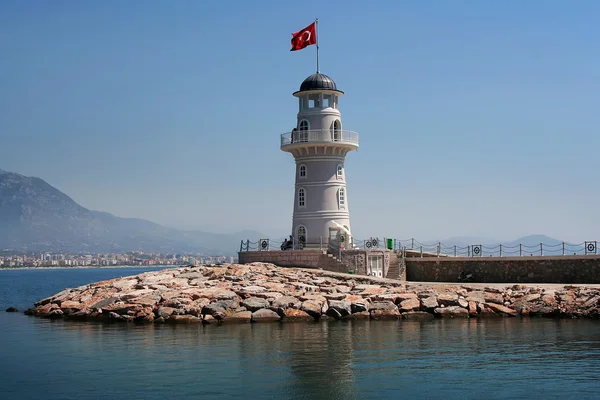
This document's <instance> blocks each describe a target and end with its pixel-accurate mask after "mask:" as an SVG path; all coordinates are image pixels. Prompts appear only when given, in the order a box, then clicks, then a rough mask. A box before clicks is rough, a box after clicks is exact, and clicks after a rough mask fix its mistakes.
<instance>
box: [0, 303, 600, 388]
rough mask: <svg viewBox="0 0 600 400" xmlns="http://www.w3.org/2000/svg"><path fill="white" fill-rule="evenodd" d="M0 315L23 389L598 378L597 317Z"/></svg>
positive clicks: (574, 382) (552, 383)
mask: <svg viewBox="0 0 600 400" xmlns="http://www.w3.org/2000/svg"><path fill="white" fill-rule="evenodd" d="M7 318H11V319H10V322H11V324H5V323H6V322H7V321H8V319H7ZM0 324H2V325H3V326H6V327H7V329H6V330H5V331H3V332H2V334H1V335H2V336H1V337H0V338H1V339H2V340H3V342H4V344H5V346H6V348H5V354H4V357H3V359H2V360H3V362H4V363H6V364H5V366H8V365H10V367H4V368H2V370H1V371H0V372H1V373H2V374H0V376H3V377H4V383H6V385H4V386H6V387H7V388H8V389H7V390H8V393H9V394H10V393H13V394H15V393H18V394H20V395H21V397H25V398H26V397H30V398H35V397H38V398H39V397H40V396H41V397H44V398H63V399H69V398H78V399H82V398H97V397H98V396H99V395H100V394H101V395H102V396H103V397H106V396H109V397H110V396H113V397H119V398H122V397H123V396H129V397H130V398H147V399H154V398H156V399H159V398H165V396H166V397H168V398H184V397H202V396H206V397H219V396H221V397H225V398H234V397H236V398H239V397H240V396H244V397H248V398H265V397H266V398H290V399H355V398H360V399H365V398H377V399H381V398H398V397H408V396H416V397H419V398H423V397H426V398H481V397H485V398H507V397H509V398H527V397H539V396H542V397H545V398H549V397H552V396H559V395H560V396H565V397H571V396H573V395H574V393H576V394H577V397H578V398H593V397H594V395H595V393H596V392H597V390H598V389H600V385H599V384H598V383H597V381H596V377H597V376H598V374H599V373H600V324H598V323H597V322H596V321H585V320H582V321H579V320H551V319H541V318H540V319H519V318H510V319H509V318H507V319H498V320H436V321H431V322H422V323H420V322H412V321H411V322H402V321H348V322H341V321H336V322H331V323H294V324H292V323H288V324H245V325H223V326H202V325H200V324H198V325H168V324H167V325H158V324H156V325H133V324H120V323H116V324H101V323H83V322H76V321H60V320H58V321H52V320H43V319H38V318H30V317H25V316H15V318H12V317H7V316H5V315H2V316H0ZM31 359H35V362H30V361H31ZM103 382H110V385H109V387H106V386H107V385H106V384H103ZM534 387H535V391H532V388H534ZM132 391H133V393H135V396H131V393H132ZM534 393H535V396H532V395H533V394H534ZM23 394H28V395H29V396H23ZM440 394H444V395H443V396H442V395H440ZM86 396H88V397H86ZM9 397H10V396H9Z"/></svg>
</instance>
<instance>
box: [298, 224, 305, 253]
mask: <svg viewBox="0 0 600 400" xmlns="http://www.w3.org/2000/svg"><path fill="white" fill-rule="evenodd" d="M296 240H297V241H298V245H299V246H300V248H302V247H304V245H305V244H306V227H305V226H303V225H300V226H298V228H296Z"/></svg>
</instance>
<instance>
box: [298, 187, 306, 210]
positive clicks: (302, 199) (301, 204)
mask: <svg viewBox="0 0 600 400" xmlns="http://www.w3.org/2000/svg"><path fill="white" fill-rule="evenodd" d="M305 197H306V191H305V190H304V188H300V189H298V207H305V206H306V202H305Z"/></svg>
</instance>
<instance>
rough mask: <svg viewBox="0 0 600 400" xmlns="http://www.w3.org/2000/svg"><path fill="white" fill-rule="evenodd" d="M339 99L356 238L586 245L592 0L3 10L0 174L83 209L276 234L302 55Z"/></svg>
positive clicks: (599, 190)
mask: <svg viewBox="0 0 600 400" xmlns="http://www.w3.org/2000/svg"><path fill="white" fill-rule="evenodd" d="M315 17H318V18H319V42H320V48H321V72H323V73H325V74H328V75H329V76H331V77H332V78H333V79H334V80H335V81H336V82H337V84H338V87H339V88H340V89H341V90H343V91H345V92H346V95H345V96H344V97H343V98H342V99H341V103H340V108H341V111H342V116H343V123H344V128H345V129H351V130H355V131H358V132H359V134H360V149H359V150H358V151H357V152H353V153H350V154H349V155H348V157H347V160H346V170H347V180H348V197H349V206H350V213H351V218H352V229H353V231H354V234H355V235H356V236H358V237H361V238H362V237H368V236H380V237H381V236H392V237H396V238H400V239H404V238H410V237H415V238H419V239H428V238H435V239H438V238H442V239H443V238H446V237H451V236H460V235H478V236H486V237H492V238H498V239H503V240H504V239H506V240H508V239H514V238H517V237H519V236H523V235H527V234H534V233H544V234H548V235H551V236H554V237H556V238H558V239H563V240H573V241H583V240H594V239H600V228H599V227H600V213H599V208H598V202H599V199H600V187H599V185H598V183H599V180H598V171H599V166H600V161H599V157H598V152H599V149H600V146H599V145H600V128H599V127H600V121H599V119H600V113H599V112H598V107H599V104H600V52H599V51H598V49H599V45H598V43H599V42H598V40H599V38H600V24H599V23H598V21H599V20H600V2H597V1H592V0H589V1H583V0H581V1H577V2H565V1H541V0H538V1H528V2H523V1H502V2H481V1H452V2H450V1H434V2H417V1H413V2H407V1H388V2H384V1H372V2H365V1H303V2H282V1H256V2H249V1H230V2H208V1H177V2H159V1H143V2H142V1H137V2H123V1H99V2H89V1H88V2H79V1H28V2H24V1H9V0H5V1H2V2H0V168H1V169H5V170H9V171H15V172H19V173H22V174H25V175H34V176H39V177H42V178H43V179H45V180H46V181H47V182H49V183H50V184H52V185H54V186H56V187H58V188H59V189H60V190H62V191H64V192H66V193H67V194H69V195H70V196H71V197H72V198H73V199H74V200H76V201H77V202H79V203H80V204H82V205H83V206H85V207H88V208H91V209H97V210H103V211H108V212H111V213H113V214H116V215H119V216H126V217H140V218H146V219H150V220H153V221H155V222H158V223H161V224H165V225H169V226H174V227H183V228H194V229H202V230H206V231H215V232H233V231H237V230H241V229H255V230H258V231H262V232H265V233H268V234H271V235H273V236H274V235H280V234H287V233H289V231H290V229H291V216H292V200H293V179H294V162H293V158H292V157H291V156H290V155H289V154H287V153H284V152H282V151H280V149H279V134H280V133H282V132H285V131H289V130H290V129H291V128H292V127H293V126H294V124H295V123H296V119H295V118H296V112H297V103H296V99H295V98H294V97H292V92H294V91H295V90H298V88H299V85H300V83H301V82H302V80H303V79H304V78H305V77H307V76H308V75H310V74H312V73H313V72H315V69H316V67H315V46H311V47H308V48H306V49H304V50H302V51H298V52H290V51H289V48H290V38H291V33H292V32H294V31H296V30H299V29H301V28H303V27H305V26H306V25H308V24H309V23H311V22H312V20H313V19H314V18H315Z"/></svg>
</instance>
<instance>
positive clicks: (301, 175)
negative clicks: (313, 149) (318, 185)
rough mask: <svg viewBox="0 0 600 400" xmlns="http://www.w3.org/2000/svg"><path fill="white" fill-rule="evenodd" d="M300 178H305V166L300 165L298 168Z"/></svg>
mask: <svg viewBox="0 0 600 400" xmlns="http://www.w3.org/2000/svg"><path fill="white" fill-rule="evenodd" d="M299 172H300V178H306V165H301V166H300V168H299Z"/></svg>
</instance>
